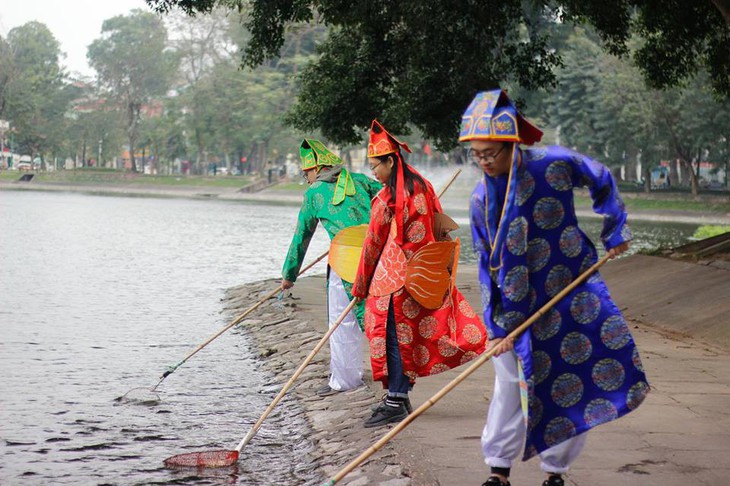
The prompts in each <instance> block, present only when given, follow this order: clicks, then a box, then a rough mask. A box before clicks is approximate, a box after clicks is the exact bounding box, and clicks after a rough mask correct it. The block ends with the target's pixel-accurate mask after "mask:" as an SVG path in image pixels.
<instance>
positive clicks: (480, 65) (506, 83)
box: [147, 0, 730, 148]
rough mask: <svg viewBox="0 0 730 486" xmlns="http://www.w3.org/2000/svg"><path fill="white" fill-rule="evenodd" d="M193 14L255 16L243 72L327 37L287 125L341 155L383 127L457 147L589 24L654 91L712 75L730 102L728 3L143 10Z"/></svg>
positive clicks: (236, 4) (181, 2) (191, 0)
mask: <svg viewBox="0 0 730 486" xmlns="http://www.w3.org/2000/svg"><path fill="white" fill-rule="evenodd" d="M147 3H148V4H149V5H151V6H153V7H154V8H155V9H157V10H158V11H163V12H164V11H168V10H170V9H172V8H175V7H179V8H181V9H183V10H184V11H186V12H187V13H189V14H195V13H201V12H208V11H210V9H211V8H213V6H214V4H219V5H221V4H222V5H225V6H227V7H228V8H230V9H238V10H243V11H249V15H248V17H247V20H246V21H245V23H246V27H247V29H248V30H249V32H250V35H251V38H250V41H249V43H248V44H247V46H246V48H245V51H244V57H243V63H244V64H245V65H248V66H257V65H260V64H261V63H263V62H265V61H266V60H268V59H272V58H275V57H276V56H277V55H278V54H279V52H280V50H281V48H282V46H283V44H284V38H285V33H286V31H287V29H288V28H289V27H290V26H292V25H296V24H299V23H312V22H317V23H323V24H325V25H327V26H328V27H329V34H328V36H327V38H326V39H325V40H324V41H323V42H322V43H321V44H320V46H319V50H320V54H321V55H320V57H319V58H318V59H317V60H316V61H314V62H312V63H311V64H310V65H309V66H308V67H307V69H306V70H305V71H304V72H303V73H302V75H301V91H300V94H299V99H298V102H297V104H296V105H295V106H294V108H293V110H292V111H291V112H290V114H289V117H288V121H289V123H290V124H292V125H294V126H296V127H298V128H302V129H309V130H311V129H313V128H315V127H316V128H319V129H321V130H322V133H323V134H324V135H325V136H326V137H328V138H330V139H331V140H334V141H336V142H339V143H355V142H357V141H359V140H360V137H361V133H362V131H361V130H362V129H364V128H366V127H367V126H368V125H369V122H370V120H372V118H374V117H376V116H377V117H379V118H380V119H381V120H382V121H383V122H384V123H386V125H387V126H389V127H391V128H392V129H393V130H395V131H397V132H406V131H407V130H408V127H407V123H412V124H413V125H415V126H416V127H417V128H418V129H419V130H420V131H421V132H422V133H423V135H424V136H425V137H426V138H429V139H431V140H434V141H436V142H437V144H438V145H439V146H440V147H442V148H446V147H451V146H453V145H454V144H455V139H456V137H455V134H456V132H457V128H458V123H459V120H460V115H461V112H462V110H463V108H464V107H465V106H466V105H467V104H468V102H469V101H470V100H471V98H472V97H473V95H474V94H475V93H476V92H477V91H479V90H483V89H488V88H493V87H495V86H503V87H514V88H517V87H519V88H523V89H527V90H537V89H547V88H551V87H553V86H554V85H555V83H556V75H555V70H556V69H557V68H558V67H559V66H560V65H561V64H562V62H563V59H562V57H561V56H562V52H561V51H560V48H559V41H560V34H559V31H560V26H561V25H562V24H565V23H587V24H589V25H591V26H593V27H594V28H595V31H596V32H597V33H598V35H599V36H600V38H601V40H602V47H603V49H605V50H606V51H607V52H610V53H613V54H619V55H625V54H627V53H629V48H628V43H629V42H630V40H631V39H632V36H634V35H639V36H640V37H641V39H642V44H641V45H640V46H639V47H637V48H636V49H635V50H633V51H632V52H633V56H634V60H635V62H636V64H637V66H638V67H639V69H640V71H641V72H642V74H643V76H644V78H645V80H646V81H647V83H648V84H649V86H651V87H655V88H667V87H672V86H677V85H681V84H682V83H684V82H687V80H688V79H690V78H691V76H692V75H694V74H695V73H696V72H698V71H700V70H706V71H707V72H708V73H709V80H710V84H711V85H712V87H713V89H714V91H715V93H716V94H717V95H718V96H724V97H727V96H728V95H730V28H728V20H727V19H728V16H727V12H728V11H730V9H729V8H728V4H730V2H728V0H714V4H713V3H712V2H710V1H709V0H704V1H697V2H686V1H683V0H661V1H659V0H614V1H605V0H561V1H546V0H533V1H528V0H506V1H505V0H500V1H497V0H486V1H485V0H470V1H466V2H442V1H437V0H425V1H423V0H405V1H401V2H390V1H387V0H374V1H368V2H355V1H344V0H319V1H309V0H250V1H244V0H221V1H219V2H213V1H211V0H147Z"/></svg>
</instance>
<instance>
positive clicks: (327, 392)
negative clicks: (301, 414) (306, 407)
mask: <svg viewBox="0 0 730 486" xmlns="http://www.w3.org/2000/svg"><path fill="white" fill-rule="evenodd" d="M338 393H340V390H335V389H334V388H332V387H331V386H329V385H325V386H323V387H322V388H320V389H319V390H317V396H318V397H329V396H331V395H337V394H338Z"/></svg>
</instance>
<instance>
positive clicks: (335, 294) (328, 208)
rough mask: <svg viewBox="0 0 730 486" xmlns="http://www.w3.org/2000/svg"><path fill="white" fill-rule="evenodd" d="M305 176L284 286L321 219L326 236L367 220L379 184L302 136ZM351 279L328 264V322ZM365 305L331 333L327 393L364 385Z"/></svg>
mask: <svg viewBox="0 0 730 486" xmlns="http://www.w3.org/2000/svg"><path fill="white" fill-rule="evenodd" d="M299 153H300V156H301V168H302V171H303V176H304V177H305V179H306V180H307V183H308V184H309V188H308V189H307V191H306V192H305V193H304V201H303V202H302V207H301V209H300V210H299V218H298V221H297V228H296V230H295V232H294V236H293V238H292V241H291V244H290V245H289V252H288V253H287V255H286V261H285V262H284V268H283V270H282V277H283V280H282V282H281V286H282V288H283V289H285V290H286V289H288V288H291V287H292V286H293V285H294V282H295V281H296V279H297V275H298V274H299V269H300V268H301V266H302V262H303V261H304V255H305V254H306V252H307V247H308V246H309V242H310V241H311V239H312V236H313V235H314V231H315V229H316V228H317V223H319V222H321V223H322V226H324V229H325V230H326V231H327V233H328V234H329V236H330V239H332V238H334V236H335V235H336V234H337V233H338V232H340V231H341V230H342V229H344V228H347V227H349V226H357V225H361V224H367V223H368V222H369V221H370V200H371V199H372V198H373V197H375V195H376V194H377V193H378V192H379V191H380V189H381V188H382V185H381V184H380V183H379V182H377V181H374V180H372V179H370V178H369V177H367V176H364V175H362V174H355V173H351V172H349V171H348V170H347V169H346V168H345V167H344V164H343V162H342V159H340V158H339V157H338V156H336V155H335V154H333V153H332V152H331V151H330V150H329V149H327V147H325V146H324V144H323V143H322V142H320V141H318V140H311V139H305V140H304V141H303V142H302V145H301V146H300V148H299ZM351 290H352V284H351V283H349V282H346V281H344V280H342V279H341V278H340V276H339V275H337V273H336V272H335V271H334V269H333V268H332V267H329V266H328V267H327V310H328V316H329V325H330V326H332V324H333V323H334V322H335V321H336V320H337V318H338V317H339V316H340V314H341V313H342V312H343V311H344V310H345V308H346V307H347V305H348V304H349V303H350V300H351V299H352V295H351V293H350V292H351ZM364 312H365V309H364V305H363V303H362V302H361V303H359V304H358V305H357V306H356V307H355V309H354V312H352V311H351V312H350V313H349V314H348V315H347V317H346V318H345V320H343V321H342V323H341V324H340V326H339V327H338V328H337V330H336V331H335V332H334V333H332V336H330V340H329V342H330V378H329V382H328V383H327V385H325V386H323V387H322V388H320V389H319V390H317V394H318V395H319V396H322V397H325V396H328V395H334V394H335V393H338V392H342V391H346V390H351V389H353V388H357V387H358V386H360V385H361V384H362V351H361V345H362V335H363V333H362V322H363V317H364Z"/></svg>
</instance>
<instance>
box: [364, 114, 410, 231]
mask: <svg viewBox="0 0 730 486" xmlns="http://www.w3.org/2000/svg"><path fill="white" fill-rule="evenodd" d="M401 147H402V148H403V150H405V151H406V152H408V153H411V149H410V147H408V145H407V144H406V143H404V142H401V141H400V140H398V139H397V138H395V137H394V136H393V135H391V134H390V133H388V130H386V129H385V127H384V126H383V125H381V124H380V122H379V121H378V120H373V123H372V124H371V125H370V140H369V141H368V157H381V156H383V155H390V154H393V157H394V158H395V159H396V165H397V168H396V173H397V180H396V184H395V195H392V194H391V197H392V198H393V199H395V218H396V219H395V223H396V226H397V227H398V231H397V235H396V243H398V244H399V245H401V244H403V213H404V208H405V205H406V200H405V181H404V180H403V164H404V163H405V162H404V161H403V157H401V154H400V149H401Z"/></svg>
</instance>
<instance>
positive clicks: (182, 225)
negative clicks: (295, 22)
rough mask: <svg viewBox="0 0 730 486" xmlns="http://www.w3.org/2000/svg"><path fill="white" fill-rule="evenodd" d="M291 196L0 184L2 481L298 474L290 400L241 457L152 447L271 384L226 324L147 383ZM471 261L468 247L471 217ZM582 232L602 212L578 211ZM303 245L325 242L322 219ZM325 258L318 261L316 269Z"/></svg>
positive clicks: (595, 229)
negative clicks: (230, 461)
mask: <svg viewBox="0 0 730 486" xmlns="http://www.w3.org/2000/svg"><path fill="white" fill-rule="evenodd" d="M296 213H297V208H295V207H291V206H280V205H251V204H241V203H225V202H220V201H187V200H167V199H137V198H134V199H132V198H117V197H96V196H86V195H76V194H55V193H38V192H34V193H25V192H20V193H13V192H3V193H0V262H2V268H1V269H0V304H1V305H0V372H1V373H2V376H3V379H2V380H0V436H1V440H0V458H1V460H0V483H1V484H18V483H23V484H170V483H173V482H174V483H177V484H252V483H256V484H297V483H300V484H301V483H303V482H306V481H311V480H312V470H311V469H312V468H313V467H314V466H313V465H312V460H311V458H310V457H309V454H310V452H311V447H312V446H311V444H310V443H309V442H308V441H307V439H306V437H302V436H301V435H300V432H299V431H301V430H302V429H303V425H304V424H302V423H301V419H298V418H293V417H294V416H295V415H296V411H297V410H296V407H297V406H296V405H295V404H293V403H291V402H289V401H287V399H285V400H284V403H282V404H281V405H280V406H279V407H278V410H279V412H275V413H274V414H273V415H272V417H270V418H269V420H268V422H267V424H264V427H263V428H262V429H261V431H260V432H259V433H258V435H257V437H256V439H255V440H253V441H252V442H251V444H249V445H248V446H247V448H246V449H245V450H244V453H243V459H242V460H241V461H239V464H238V465H237V467H235V468H227V469H225V470H201V471H189V470H181V471H169V470H165V469H163V468H162V460H163V459H164V458H166V457H168V456H171V455H173V454H178V453H183V452H191V451H196V450H200V449H211V448H229V449H230V448H233V447H235V445H236V444H237V443H238V441H239V440H240V439H241V438H242V437H243V436H244V435H245V434H246V432H247V431H248V428H249V427H250V426H251V424H253V422H255V420H256V419H257V418H258V416H259V414H260V413H261V412H262V411H263V409H264V408H265V406H266V405H267V404H268V403H269V401H270V400H271V398H272V397H273V394H274V393H275V392H276V391H277V387H271V386H267V384H266V377H265V376H262V375H261V374H260V373H258V372H257V363H256V360H255V359H254V358H253V357H252V353H251V351H250V349H249V343H248V342H247V340H246V337H245V335H243V334H242V333H241V332H238V331H236V330H233V331H231V332H229V333H228V334H226V335H224V336H221V337H220V338H219V339H217V340H216V341H215V342H214V343H212V344H211V345H210V346H208V347H207V348H206V349H205V350H203V351H201V352H200V353H199V354H198V355H196V356H195V357H193V358H192V359H191V360H190V361H189V362H188V363H186V364H185V365H183V366H182V367H181V368H180V369H178V370H177V371H176V372H175V373H174V374H172V375H171V376H170V377H169V378H167V379H166V380H165V382H164V383H163V385H162V386H161V387H160V392H161V397H162V400H161V401H160V402H159V403H156V404H155V403H153V404H147V405H145V404H143V403H139V404H136V405H133V404H124V405H118V406H117V405H115V402H114V398H116V397H118V396H120V395H121V394H123V393H125V392H126V391H128V390H130V389H132V388H135V387H139V386H150V387H151V386H154V384H156V383H157V381H158V379H159V376H160V374H161V373H162V372H163V371H164V370H165V369H166V368H167V366H169V365H171V364H174V363H177V362H178V361H179V360H180V359H182V358H183V357H184V356H185V355H186V354H187V353H188V352H189V351H190V350H192V349H193V348H194V347H195V346H197V345H198V344H200V342H202V341H203V340H205V338H207V337H208V336H210V335H211V334H213V333H214V332H216V331H217V330H219V329H220V328H221V327H223V326H224V325H225V324H226V320H225V318H224V317H225V316H221V315H220V314H219V313H220V310H221V306H220V304H219V302H218V301H219V299H220V298H221V297H222V295H223V290H224V289H226V288H228V287H230V286H234V285H238V284H241V283H245V282H248V281H254V280H260V279H262V278H270V277H276V276H278V275H279V272H280V268H281V265H282V263H283V258H284V255H285V252H286V248H287V246H288V243H289V238H290V237H291V232H292V231H293V228H294V225H295V222H296ZM459 223H460V224H461V225H462V228H461V229H460V230H459V231H458V233H457V235H458V236H461V237H462V238H463V240H464V241H463V245H464V247H465V250H464V251H462V252H461V255H462V258H463V259H464V260H465V261H473V255H472V252H471V251H468V247H470V246H471V241H470V234H469V228H468V222H467V221H465V220H464V218H462V219H461V220H459ZM582 226H583V229H584V230H585V231H586V232H587V233H588V234H590V235H591V236H592V237H594V238H595V237H596V236H597V235H598V234H599V233H600V220H594V219H589V220H586V221H585V222H584V224H583V225H582ZM695 227H696V226H695V225H667V224H664V223H663V224H649V223H637V224H633V225H632V229H633V230H634V233H635V235H636V238H637V241H636V244H635V245H634V247H633V251H636V250H638V249H641V248H651V247H656V246H660V245H661V246H676V245H679V244H682V243H684V242H686V239H687V237H688V236H689V235H691V234H692V232H693V231H694V229H695ZM317 233H318V235H317V236H316V237H315V240H314V241H313V242H312V245H311V248H310V252H309V255H310V258H314V257H315V256H317V255H320V254H321V253H323V252H324V251H325V249H326V247H327V243H328V242H327V238H326V236H325V235H324V232H323V231H321V230H320V231H318V232H317ZM322 270H323V265H322V264H320V265H319V266H318V267H316V268H315V270H313V271H312V272H321V271H322Z"/></svg>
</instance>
